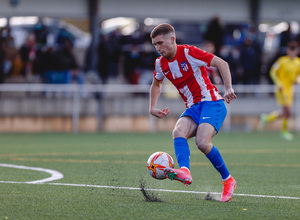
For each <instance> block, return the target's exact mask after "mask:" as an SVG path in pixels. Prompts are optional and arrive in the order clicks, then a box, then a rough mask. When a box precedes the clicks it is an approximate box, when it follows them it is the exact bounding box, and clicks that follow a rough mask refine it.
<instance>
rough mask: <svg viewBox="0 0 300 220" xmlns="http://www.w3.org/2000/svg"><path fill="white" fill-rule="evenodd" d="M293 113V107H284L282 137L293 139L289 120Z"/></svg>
mask: <svg viewBox="0 0 300 220" xmlns="http://www.w3.org/2000/svg"><path fill="white" fill-rule="evenodd" d="M290 115H291V108H290V107H289V106H284V107H283V120H282V127H281V137H282V138H283V139H285V140H289V141H291V140H293V138H294V137H293V134H291V133H290V132H289V131H288V120H289V118H290Z"/></svg>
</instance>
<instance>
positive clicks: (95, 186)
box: [0, 181, 300, 200]
mask: <svg viewBox="0 0 300 220" xmlns="http://www.w3.org/2000/svg"><path fill="white" fill-rule="evenodd" d="M0 183H15V184H17V183H19V184H21V183H23V184H41V185H55V186H77V187H90V188H104V189H127V190H141V188H137V187H125V186H102V185H88V184H73V183H32V182H15V181H0ZM145 190H149V191H156V192H171V193H191V194H207V193H210V194H214V195H221V193H217V192H199V191H185V190H169V189H145ZM234 195H235V196H245V197H259V198H273V199H296V200H297V199H300V197H289V196H268V195H254V194H236V193H235V194H234Z"/></svg>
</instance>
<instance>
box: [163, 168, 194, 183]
mask: <svg viewBox="0 0 300 220" xmlns="http://www.w3.org/2000/svg"><path fill="white" fill-rule="evenodd" d="M164 172H165V175H166V177H167V178H169V179H170V180H177V181H179V182H182V183H183V184H184V185H186V186H189V185H190V184H191V183H192V182H193V179H192V176H191V174H190V172H189V171H188V169H185V168H181V169H172V168H166V169H164Z"/></svg>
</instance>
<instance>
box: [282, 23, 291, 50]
mask: <svg viewBox="0 0 300 220" xmlns="http://www.w3.org/2000/svg"><path fill="white" fill-rule="evenodd" d="M291 40H292V31H291V26H290V25H289V26H288V29H287V30H285V31H283V32H281V34H280V45H279V46H280V47H281V48H282V47H286V46H287V45H288V43H289V42H290V41H291Z"/></svg>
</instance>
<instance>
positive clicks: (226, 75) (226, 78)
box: [210, 56, 236, 103]
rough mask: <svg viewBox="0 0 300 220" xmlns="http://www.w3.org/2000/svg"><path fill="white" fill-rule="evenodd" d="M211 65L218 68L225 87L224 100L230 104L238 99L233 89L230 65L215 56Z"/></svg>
mask: <svg viewBox="0 0 300 220" xmlns="http://www.w3.org/2000/svg"><path fill="white" fill-rule="evenodd" d="M210 65H211V66H215V67H217V68H218V70H219V72H220V74H221V76H222V79H223V82H224V86H225V94H224V99H225V101H226V102H227V103H230V102H231V101H232V100H233V99H235V98H236V95H235V93H234V90H233V88H232V82H231V73H230V69H229V66H228V63H227V62H226V61H225V60H223V59H221V58H220V57H217V56H214V57H213V58H212V60H211V62H210Z"/></svg>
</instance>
